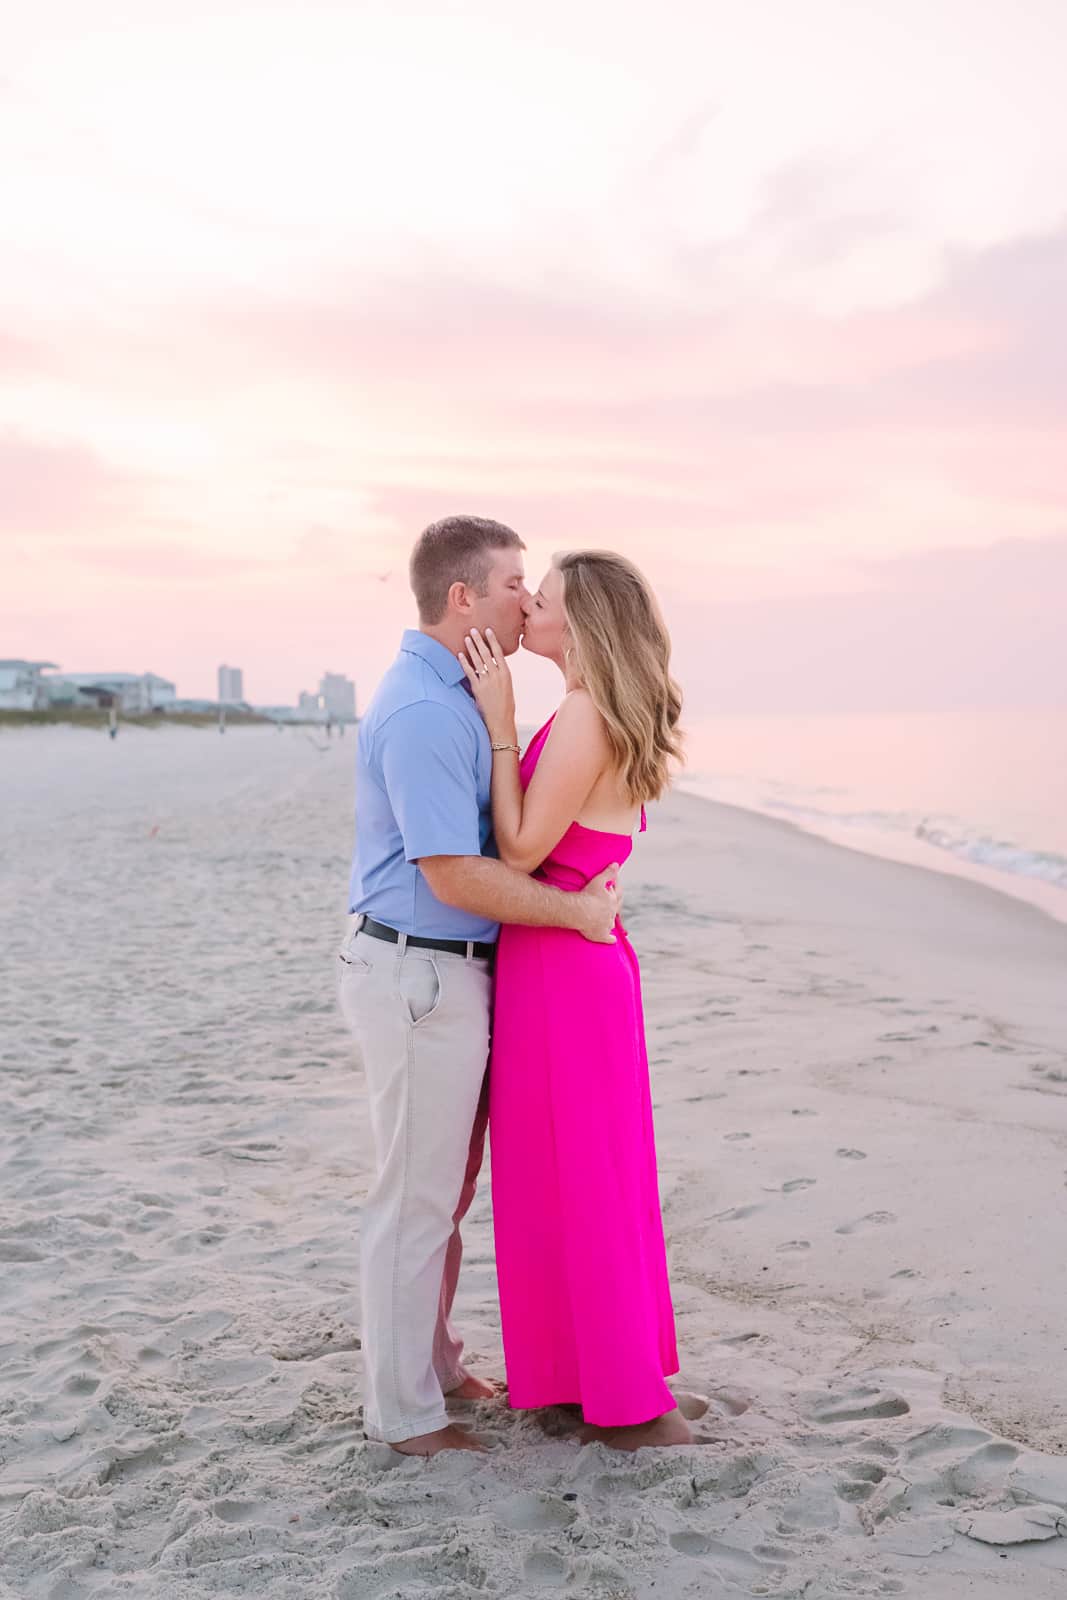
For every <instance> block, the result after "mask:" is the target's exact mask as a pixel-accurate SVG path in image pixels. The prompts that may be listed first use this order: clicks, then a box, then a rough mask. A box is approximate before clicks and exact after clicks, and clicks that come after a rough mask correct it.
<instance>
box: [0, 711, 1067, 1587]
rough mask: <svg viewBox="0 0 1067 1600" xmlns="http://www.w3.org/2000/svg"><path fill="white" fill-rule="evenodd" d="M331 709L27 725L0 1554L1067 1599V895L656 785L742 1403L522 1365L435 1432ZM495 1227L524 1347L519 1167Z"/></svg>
mask: <svg viewBox="0 0 1067 1600" xmlns="http://www.w3.org/2000/svg"><path fill="white" fill-rule="evenodd" d="M320 742H321V741H318V740H317V739H315V738H314V737H309V736H307V735H305V734H302V733H300V732H299V731H296V732H294V731H289V732H286V733H285V734H281V735H279V734H276V733H274V732H264V731H261V730H240V731H237V730H231V732H230V733H228V734H227V736H226V737H225V738H224V739H220V738H219V737H218V735H217V734H215V733H213V732H211V731H199V732H192V731H178V730H175V731H161V732H155V733H147V732H136V731H133V730H129V729H127V730H124V731H123V733H122V734H121V736H120V738H119V740H118V741H117V742H116V744H115V745H113V746H112V745H109V743H108V741H107V740H106V739H104V738H102V737H100V736H99V735H96V734H91V733H86V732H76V731H73V730H67V729H45V730H37V729H31V730H26V731H23V732H18V733H10V732H6V733H3V734H0V801H2V806H0V817H2V823H0V827H2V829H3V879H2V887H3V892H4V900H3V904H4V923H3V930H2V936H3V946H2V947H3V976H4V987H3V991H2V994H0V1097H2V1113H3V1115H2V1123H0V1156H2V1167H0V1183H2V1195H3V1206H2V1210H0V1261H2V1262H3V1275H2V1278H0V1573H2V1577H0V1596H3V1597H4V1600H10V1597H17V1600H38V1597H40V1600H82V1597H87V1596H120V1595H121V1596H136V1597H137V1600H178V1597H182V1600H184V1597H188V1596H194V1595H195V1596H199V1595H243V1594H245V1593H249V1594H255V1595H256V1596H257V1600H290V1597H300V1600H305V1597H306V1600H310V1597H315V1600H334V1597H336V1600H365V1597H366V1600H370V1597H382V1600H384V1597H388V1596H403V1597H414V1596H434V1597H436V1600H460V1597H464V1600H466V1597H470V1600H475V1597H482V1596H508V1597H510V1596H539V1595H542V1594H549V1593H552V1592H556V1593H561V1594H586V1595H590V1596H599V1597H608V1596H636V1597H641V1600H660V1597H662V1596H668V1597H671V1600H674V1597H684V1596H693V1597H696V1596H700V1597H712V1600H714V1597H717V1596H734V1595H742V1596H749V1595H773V1596H780V1597H782V1596H804V1597H806V1600H821V1597H830V1596H858V1595H876V1596H878V1595H895V1594H901V1595H906V1596H914V1597H916V1600H956V1597H959V1600H963V1597H965V1596H966V1597H967V1600H975V1597H985V1596H989V1597H993V1596H1001V1595H1006V1594H1011V1595H1018V1596H1025V1597H1026V1600H1046V1597H1047V1600H1051V1597H1053V1596H1057V1597H1060V1596H1062V1595H1063V1593H1064V1592H1065V1588H1067V1537H1065V1535H1067V1509H1065V1508H1067V1455H1065V1453H1064V1452H1065V1451H1067V1321H1065V1311H1067V1304H1065V1302H1067V1284H1065V1268H1064V1256H1065V1249H1064V1237H1065V1235H1064V1220H1065V1215H1067V1188H1065V1183H1064V1178H1065V1168H1067V1020H1065V1009H1067V982H1065V974H1067V927H1065V926H1063V925H1057V924H1056V923H1054V922H1052V921H1051V920H1050V919H1048V918H1046V917H1044V916H1043V915H1042V914H1041V913H1040V912H1037V911H1034V910H1032V909H1030V908H1028V907H1026V906H1024V905H1022V904H1020V903H1017V902H1014V901H1012V900H1010V899H1008V898H1006V897H1005V896H1002V895H998V894H996V893H993V892H991V891H989V890H987V889H984V888H982V887H979V886H976V885H973V884H969V883H966V882H964V881H961V880H959V879H953V878H948V877H942V876H939V875H935V874H931V873H928V872H924V871H922V870H920V869H915V868H909V867H905V866H900V865H896V864H891V863H885V862H880V861H877V860H874V859H871V858H867V857H863V856H860V855H858V854H856V853H854V852H852V851H846V850H842V849H838V848H836V847H834V846H833V845H830V844H826V843H824V842H822V841H820V840H817V839H814V838H812V837H809V836H807V835H804V834H802V833H799V832H797V831H795V830H793V829H792V828H790V827H789V826H787V825H784V824H780V823H777V822H774V821H770V820H767V819H765V818H762V817H758V816H754V815H751V814H748V813H745V812H741V811H736V810H732V809H730V808H728V807H723V806H717V805H713V804H711V803H708V802H705V801H701V800H696V799H691V798H688V797H684V796H679V797H676V798H675V799H672V800H671V801H670V802H669V803H667V804H665V805H663V806H660V807H658V808H656V809H655V810H654V812H653V814H652V816H651V820H650V831H649V833H648V834H647V835H646V836H645V838H644V839H642V840H641V841H640V842H639V845H638V848H637V850H636V852H635V857H634V860H633V862H632V864H631V866H630V867H629V868H628V870H627V873H626V877H625V882H626V888H627V896H628V899H627V910H626V921H627V924H628V926H629V928H630V931H631V934H632V936H633V938H634V941H635V944H636V946H637V949H638V952H639V954H640V957H641V960H642V963H643V970H644V977H645V991H646V1001H647V1007H648V1014H649V1029H650V1046H651V1055H652V1058H653V1063H654V1065H653V1072H654V1091H655V1096H656V1102H657V1127H658V1137H659V1148H660V1165H661V1175H662V1192H663V1201H664V1207H665V1214H666V1225H667V1235H668V1247H669V1251H670V1256H671V1265H672V1275H673V1283H674V1287H675V1295H676V1306H677V1311H678V1323H679V1334H680V1343H681V1349H682V1359H683V1371H682V1375H681V1380H680V1382H681V1386H682V1387H683V1388H684V1389H685V1390H686V1391H689V1392H691V1393H692V1394H695V1395H701V1394H702V1395H704V1396H707V1397H708V1398H709V1399H710V1405H709V1407H708V1408H707V1410H706V1411H705V1412H704V1414H703V1415H702V1416H701V1417H700V1418H699V1420H698V1421H697V1423H696V1429H697V1433H698V1436H699V1441H700V1442H699V1443H698V1444H697V1445H696V1446H694V1447H693V1448H692V1449H685V1450H672V1451H662V1452H652V1451H644V1452H641V1453H640V1454H638V1455H636V1456H633V1457H623V1456H618V1455H614V1454H612V1453H611V1452H609V1451H607V1450H605V1449H604V1448H603V1447H602V1446H599V1445H594V1446H591V1447H588V1448H586V1449H579V1448H578V1446H577V1445H576V1444H575V1443H573V1442H572V1440H571V1439H569V1438H568V1437H567V1431H566V1430H567V1423H566V1419H564V1418H563V1417H562V1416H559V1415H554V1416H549V1417H546V1418H542V1419H540V1420H538V1419H535V1418H533V1417H530V1416H521V1415H518V1414H512V1413H509V1412H508V1411H507V1410H506V1409H502V1408H501V1407H500V1406H499V1405H492V1404H490V1405H480V1406H478V1407H475V1408H472V1409H471V1411H470V1413H469V1415H470V1418H471V1420H472V1421H473V1422H474V1423H475V1424H476V1426H477V1427H478V1428H479V1429H480V1430H481V1432H482V1433H483V1435H484V1436H485V1438H486V1439H487V1440H489V1441H491V1442H493V1443H495V1444H496V1446H497V1448H496V1449H495V1450H494V1451H493V1452H492V1453H491V1454H490V1455H488V1456H486V1457H480V1458H479V1457H473V1456H469V1455H446V1456H442V1457H439V1458H437V1459H436V1460H435V1461H432V1462H424V1461H414V1460H404V1459H402V1458H399V1457H397V1456H395V1454H394V1453H393V1452H390V1451H388V1450H386V1449H385V1448H384V1447H382V1446H376V1445H368V1444H366V1443H365V1442H364V1440H363V1438H362V1434H361V1430H360V1422H359V1412H358V1396H359V1386H360V1351H359V1343H358V1335H359V1328H358V1321H357V1315H358V1312H357V1302H356V1294H355V1290H356V1273H357V1249H358V1229H359V1207H360V1201H361V1199H362V1197H363V1195H364V1194H365V1192H366V1188H367V1171H368V1154H369V1151H368V1134H367V1128H366V1120H365V1117H364V1113H363V1103H362V1085H361V1079H360V1073H359V1070H358V1065H357V1063H356V1062H355V1061H354V1059H353V1057H352V1054H351V1051H350V1047H349V1043H348V1040H347V1037H346V1035H345V1033H344V1030H343V1026H342V1024H341V1020H340V1017H339V1015H338V1012H337V1010H336V1004H335V989H334V985H335V970H334V969H335V966H336V960H335V955H334V951H335V948H336V942H337V939H338V936H339V934H340V931H341V927H342V924H343V916H342V914H341V911H342V896H343V886H344V881H345V877H346V873H347V865H348V850H349V832H350V829H349V795H350V767H351V756H352V752H353V746H352V741H351V738H349V739H348V740H346V741H344V742H342V743H336V742H335V743H334V744H333V745H331V746H329V747H327V748H324V749H321V750H320V749H319V748H318V744H319V743H320ZM467 1246H468V1255H467V1263H466V1266H465V1271H464V1277H463V1280H462V1283H461V1290H460V1300H461V1305H460V1310H461V1320H462V1323H463V1326H464V1328H465V1331H466V1333H467V1335H468V1338H469V1343H470V1348H471V1350H472V1352H473V1355H474V1369H475V1370H476V1371H478V1372H481V1373H483V1374H485V1375H487V1376H501V1375H502V1372H503V1368H502V1362H501V1354H500V1346H499V1332H498V1322H497V1306H496V1297H495V1289H494V1278H493V1261H492V1235H491V1229H490V1218H489V1210H488V1204H487V1185H485V1184H483V1188H482V1192H481V1194H480V1196H479V1199H478V1201H477V1203H476V1207H475V1211H474V1213H473V1215H472V1218H471V1222H470V1225H469V1227H468V1230H467ZM695 1409H700V1406H699V1404H696V1406H695Z"/></svg>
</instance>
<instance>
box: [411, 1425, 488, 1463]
mask: <svg viewBox="0 0 1067 1600" xmlns="http://www.w3.org/2000/svg"><path fill="white" fill-rule="evenodd" d="M390 1447H391V1448H392V1449H393V1450H396V1451H398V1452H399V1454H400V1455H402V1456H436V1455H439V1454H440V1452H441V1451H442V1450H477V1451H480V1452H481V1454H483V1455H484V1454H485V1453H486V1449H485V1445H484V1444H481V1443H480V1442H479V1441H478V1440H477V1439H475V1438H474V1436H473V1435H472V1434H469V1433H464V1431H463V1429H462V1428H457V1427H455V1426H454V1425H452V1426H449V1427H447V1428H438V1429H436V1431H435V1432H434V1433H418V1434H416V1435H415V1437H414V1438H413V1439H398V1440H396V1441H395V1442H393V1441H390Z"/></svg>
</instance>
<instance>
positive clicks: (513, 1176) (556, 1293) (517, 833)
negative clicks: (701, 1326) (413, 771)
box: [460, 550, 690, 1450]
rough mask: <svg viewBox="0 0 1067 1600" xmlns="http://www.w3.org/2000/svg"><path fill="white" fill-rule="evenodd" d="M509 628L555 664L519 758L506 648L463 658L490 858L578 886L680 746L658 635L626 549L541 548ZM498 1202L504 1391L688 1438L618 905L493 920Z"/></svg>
mask: <svg viewBox="0 0 1067 1600" xmlns="http://www.w3.org/2000/svg"><path fill="white" fill-rule="evenodd" d="M524 610H525V615H526V624H525V632H524V635H523V645H524V646H525V648H526V649H527V650H530V651H532V652H533V653H534V654H535V655H540V656H547V657H548V659H549V660H551V661H554V662H555V663H556V665H557V667H559V669H560V671H561V672H562V673H563V676H564V679H565V684H566V692H565V694H564V697H563V701H562V703H561V704H560V706H559V709H558V710H557V711H556V712H555V714H554V715H553V716H552V717H551V718H550V720H549V721H548V722H547V723H546V724H545V726H544V727H543V728H542V729H541V730H540V732H539V733H538V734H537V735H536V736H535V737H534V739H533V740H532V742H531V743H530V746H529V748H528V749H527V751H526V755H525V756H524V757H523V758H522V760H521V762H520V759H519V752H518V739H517V737H516V733H515V702H514V694H513V690H512V683H511V675H510V673H509V671H508V667H507V664H506V661H505V659H504V654H503V651H502V650H501V649H499V648H498V647H497V642H496V640H495V639H494V638H493V636H492V634H491V633H490V634H488V635H487V637H486V638H484V639H483V638H482V637H481V636H480V635H479V634H478V633H477V632H475V633H473V634H472V635H471V636H470V637H469V638H468V640H467V656H466V657H464V656H462V655H461V656H460V661H461V662H462V664H463V667H464V670H465V672H466V674H467V678H468V680H469V682H470V685H471V689H472V692H473V693H474V696H475V698H476V699H477V701H478V704H479V706H480V707H481V710H482V713H483V715H484V717H485V719H486V723H487V725H488V728H489V733H490V737H491V741H492V744H493V748H494V755H493V783H492V797H493V827H494V833H495V836H496V843H497V848H498V850H499V853H500V856H501V858H502V859H503V860H504V861H505V862H507V863H508V864H509V865H510V866H514V867H518V868H520V869H522V870H524V871H527V872H533V873H534V875H535V876H536V877H539V878H544V879H545V880H546V881H548V882H550V883H553V884H556V885H558V886H559V887H560V888H564V889H571V890H578V889H581V888H582V887H583V886H584V885H585V884H586V883H587V882H588V881H589V879H590V878H592V877H594V876H595V875H596V874H597V873H599V872H602V871H603V870H604V868H605V867H607V866H609V865H612V864H613V863H619V864H621V863H622V862H623V861H625V859H626V857H627V856H628V855H629V853H630V850H631V848H632V839H633V834H634V831H635V829H636V828H638V827H639V826H640V828H642V829H643V828H644V824H645V817H644V805H645V802H646V801H649V800H653V799H655V798H657V797H658V796H659V795H660V794H662V792H663V791H664V789H665V788H666V787H667V784H668V779H669V764H670V762H671V760H672V759H675V758H677V757H678V756H679V755H680V751H681V740H680V736H679V733H678V717H679V712H680V709H681V697H680V695H679V691H678V688H677V685H676V684H675V683H674V681H673V679H672V678H671V676H670V670H669V658H670V640H669V638H668V636H667V631H666V628H665V627H664V625H663V620H662V618H661V616H660V613H659V608H658V606H657V604H656V601H655V599H654V597H653V595H652V593H651V590H650V589H649V587H648V585H647V583H646V582H645V580H644V578H643V577H642V576H641V574H640V573H639V572H638V571H637V569H636V568H635V567H634V566H633V565H632V564H631V563H630V562H629V561H627V560H625V559H624V558H623V557H622V556H617V555H612V554H611V553H610V552H607V551H599V550H592V551H588V550H587V551H578V552H575V553H573V554H569V555H561V556H557V557H556V558H555V559H554V562H553V565H552V568H551V570H550V571H549V573H548V575H547V577H546V578H545V580H544V582H543V583H542V585H541V587H540V589H539V590H538V591H537V593H536V595H534V596H532V597H531V598H530V599H529V600H528V601H527V602H526V605H525V607H524ZM489 1084H490V1110H489V1127H490V1138H491V1141H492V1152H493V1214H494V1227H495V1232H496V1249H497V1270H498V1275H499V1280H500V1310H501V1321H502V1330H503V1338H504V1355H505V1360H506V1363H507V1372H508V1383H509V1388H510V1398H511V1404H512V1405H513V1406H515V1407H518V1408H522V1409H525V1408H528V1407H535V1406H547V1405H562V1404H568V1403H577V1404H579V1405H580V1406H581V1408H582V1411H583V1414H584V1417H585V1421H586V1424H587V1426H586V1428H585V1429H584V1433H583V1436H584V1437H585V1438H586V1439H590V1438H599V1439H603V1440H604V1441H605V1442H606V1443H608V1444H609V1445H612V1446H614V1447H615V1448H617V1449H630V1450H636V1449H638V1448H639V1447H640V1446H642V1445H661V1444H685V1443H687V1442H688V1441H689V1439H690V1432H689V1428H688V1426H687V1424H686V1422H685V1420H684V1419H683V1417H682V1416H681V1413H680V1412H679V1411H678V1409H677V1407H676V1406H675V1403H674V1397H673V1395H672V1394H671V1391H670V1390H669V1389H668V1387H667V1385H666V1383H665V1382H664V1377H665V1375H669V1374H671V1373H674V1372H677V1370H678V1357H677V1350H676V1347H675V1335H674V1312H673V1308H672V1306H671V1298H670V1286H669V1284H668V1280H667V1264H666V1255H665V1251H664V1244H663V1224H662V1220H661V1217H660V1207H659V1191H658V1183H657V1175H656V1152H655V1144H654V1136H653V1127H652V1102H651V1096H650V1093H649V1082H648V1057H647V1054H646V1050H645V1037H644V1021H643V1017H642V1010H641V980H640V973H639V970H638V965H637V958H636V956H635V955H634V952H633V948H632V946H631V945H630V942H629V939H628V938H627V936H626V931H625V929H624V928H623V927H622V925H621V923H617V924H616V935H615V942H614V943H612V944H593V943H590V942H589V941H587V940H584V939H582V938H581V936H580V935H578V934H575V933H572V932H571V931H570V930H568V929H563V928H520V927H513V926H507V927H504V928H502V929H501V933H500V943H499V946H498V953H497V964H496V993H495V1002H494V1014H493V1052H492V1063H491V1067H490V1075H489Z"/></svg>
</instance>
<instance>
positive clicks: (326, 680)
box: [319, 672, 356, 722]
mask: <svg viewBox="0 0 1067 1600" xmlns="http://www.w3.org/2000/svg"><path fill="white" fill-rule="evenodd" d="M319 694H320V696H321V698H322V703H323V705H324V706H325V708H326V715H327V717H328V718H329V720H330V721H331V722H355V720H356V686H355V684H354V683H353V682H352V680H351V678H346V677H344V676H343V674H342V673H340V672H324V673H323V675H322V680H321V682H320V683H319Z"/></svg>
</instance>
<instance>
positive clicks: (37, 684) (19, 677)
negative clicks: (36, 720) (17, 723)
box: [0, 658, 56, 711]
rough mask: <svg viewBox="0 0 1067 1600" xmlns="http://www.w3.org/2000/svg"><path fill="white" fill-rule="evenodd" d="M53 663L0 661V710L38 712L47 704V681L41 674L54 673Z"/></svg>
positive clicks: (16, 660)
mask: <svg viewBox="0 0 1067 1600" xmlns="http://www.w3.org/2000/svg"><path fill="white" fill-rule="evenodd" d="M55 666H56V664H55V662H54V661H21V660H18V659H17V658H12V659H10V660H7V661H0V710H2V711H40V710H41V709H42V708H43V707H44V706H47V704H48V689H47V687H46V683H47V680H46V679H44V678H42V676H41V674H42V673H43V672H44V671H45V670H46V669H51V670H52V671H55Z"/></svg>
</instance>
